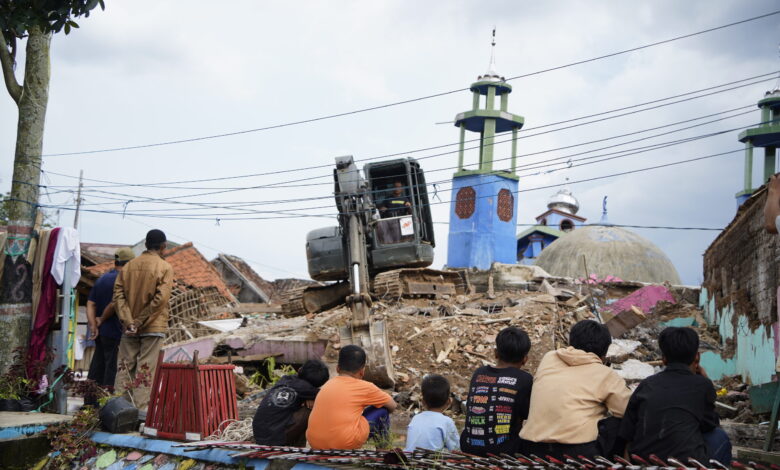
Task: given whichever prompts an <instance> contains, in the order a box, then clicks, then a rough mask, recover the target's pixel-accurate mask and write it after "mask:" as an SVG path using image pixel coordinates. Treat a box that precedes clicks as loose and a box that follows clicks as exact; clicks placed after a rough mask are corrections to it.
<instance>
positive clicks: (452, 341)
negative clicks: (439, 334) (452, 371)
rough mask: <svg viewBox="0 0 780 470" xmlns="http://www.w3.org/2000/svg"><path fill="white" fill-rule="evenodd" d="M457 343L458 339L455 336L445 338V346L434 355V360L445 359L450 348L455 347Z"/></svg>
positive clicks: (442, 360)
mask: <svg viewBox="0 0 780 470" xmlns="http://www.w3.org/2000/svg"><path fill="white" fill-rule="evenodd" d="M457 345H458V339H457V338H450V339H448V340H447V346H446V347H445V348H444V350H443V351H441V352H440V353H439V355H438V356H437V357H436V362H444V360H445V359H447V356H449V355H450V353H451V352H452V350H453V349H455V346H457Z"/></svg>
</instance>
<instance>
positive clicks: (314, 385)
mask: <svg viewBox="0 0 780 470" xmlns="http://www.w3.org/2000/svg"><path fill="white" fill-rule="evenodd" d="M329 375H330V374H329V373H328V367H327V366H326V365H325V364H324V363H323V362H322V361H316V360H309V361H306V363H304V364H303V366H302V367H301V369H300V370H299V371H298V374H297V375H285V376H284V377H282V378H281V379H279V381H278V382H277V383H276V385H274V386H273V387H271V388H270V389H269V390H268V392H267V393H266V395H265V397H264V398H263V400H262V401H261V402H260V406H259V407H258V408H257V412H255V417H254V419H253V420H252V431H253V434H254V436H255V442H257V443H258V444H263V445H274V446H282V445H286V446H296V447H303V446H304V445H306V428H307V425H308V422H309V414H310V413H311V407H312V406H313V404H314V398H315V397H316V396H317V392H319V390H320V387H321V386H322V385H323V384H324V383H325V382H327V381H328V378H329Z"/></svg>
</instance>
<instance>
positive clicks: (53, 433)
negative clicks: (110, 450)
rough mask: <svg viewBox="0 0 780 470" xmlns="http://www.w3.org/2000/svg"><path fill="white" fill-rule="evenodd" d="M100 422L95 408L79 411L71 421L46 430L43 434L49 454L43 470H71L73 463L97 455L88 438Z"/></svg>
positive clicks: (95, 448)
mask: <svg viewBox="0 0 780 470" xmlns="http://www.w3.org/2000/svg"><path fill="white" fill-rule="evenodd" d="M99 422H100V420H99V418H98V413H97V410H96V409H95V408H92V407H89V406H86V407H84V408H82V409H80V410H79V411H78V412H77V413H76V414H75V415H74V416H73V419H72V420H70V421H67V422H64V423H59V424H55V425H52V426H49V427H48V428H46V430H45V431H43V434H44V435H45V436H46V438H47V439H48V440H49V443H50V445H51V452H50V453H49V456H48V457H47V458H48V462H46V464H45V465H44V466H43V468H44V469H66V468H73V462H84V461H85V460H87V459H88V458H90V457H92V456H94V455H95V454H96V453H97V447H96V446H95V443H94V442H93V441H92V440H91V439H90V438H89V437H90V435H91V434H92V432H93V431H94V430H95V429H96V428H97V426H98V423H99Z"/></svg>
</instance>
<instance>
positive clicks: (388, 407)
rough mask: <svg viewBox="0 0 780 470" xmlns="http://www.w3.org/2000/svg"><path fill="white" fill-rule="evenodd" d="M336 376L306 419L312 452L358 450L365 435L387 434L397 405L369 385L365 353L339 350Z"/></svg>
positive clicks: (344, 349)
mask: <svg viewBox="0 0 780 470" xmlns="http://www.w3.org/2000/svg"><path fill="white" fill-rule="evenodd" d="M336 371H337V372H338V374H339V375H338V376H337V377H333V378H332V379H330V380H329V381H328V382H326V383H325V385H323V387H322V389H320V393H318V394H317V398H316V399H315V400H314V408H313V409H312V411H311V416H309V427H308V429H307V430H306V439H307V440H308V441H309V445H311V447H312V448H314V449H359V448H360V447H362V446H363V444H365V443H366V441H368V438H369V436H375V435H380V434H382V433H387V432H388V431H389V428H390V413H391V412H392V411H393V410H395V409H396V407H397V406H398V405H397V404H396V402H395V400H393V398H392V397H391V396H390V395H388V394H387V393H385V392H383V391H382V390H380V389H379V387H377V386H376V385H374V384H372V383H371V382H367V381H365V380H363V376H364V375H365V373H366V352H365V351H363V349H362V348H360V347H358V346H354V345H349V346H344V347H343V348H342V349H341V351H339V362H338V366H337V367H336Z"/></svg>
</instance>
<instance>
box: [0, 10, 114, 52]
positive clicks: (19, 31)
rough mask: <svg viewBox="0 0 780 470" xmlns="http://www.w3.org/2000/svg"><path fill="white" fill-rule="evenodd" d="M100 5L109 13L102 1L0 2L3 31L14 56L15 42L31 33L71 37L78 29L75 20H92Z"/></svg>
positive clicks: (0, 18)
mask: <svg viewBox="0 0 780 470" xmlns="http://www.w3.org/2000/svg"><path fill="white" fill-rule="evenodd" d="M98 5H100V8H101V9H103V10H105V9H106V5H105V3H104V1H103V0H0V30H1V31H2V32H3V35H4V36H5V39H6V41H7V43H8V44H7V45H8V46H9V48H10V49H11V52H12V54H13V53H15V52H16V40H17V39H22V38H24V37H25V36H27V34H28V32H29V30H30V29H32V28H39V29H40V30H42V31H43V32H45V33H59V32H60V31H62V30H65V34H70V31H71V29H73V28H78V27H79V25H78V24H77V23H76V22H75V21H73V19H74V18H79V17H81V16H84V17H89V13H90V11H92V10H93V9H94V8H95V7H97V6H98Z"/></svg>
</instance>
